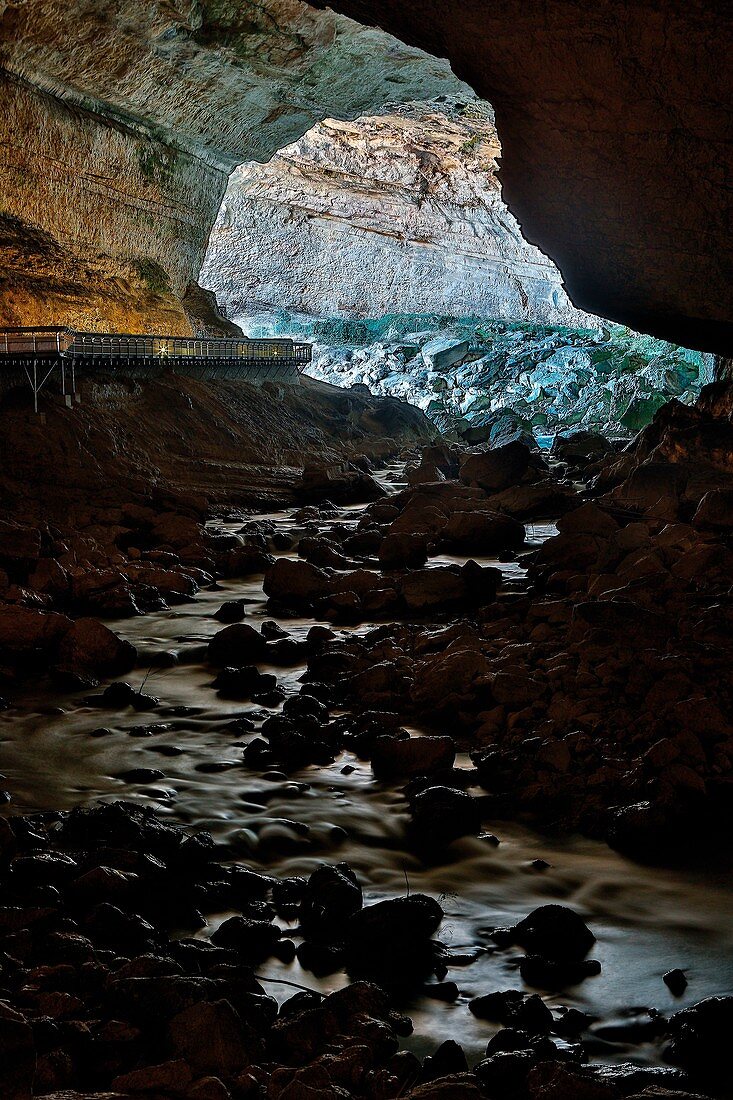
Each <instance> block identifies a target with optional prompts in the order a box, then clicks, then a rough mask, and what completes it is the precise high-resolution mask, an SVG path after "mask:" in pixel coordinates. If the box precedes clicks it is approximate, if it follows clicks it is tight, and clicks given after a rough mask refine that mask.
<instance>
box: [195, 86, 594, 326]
mask: <svg viewBox="0 0 733 1100" xmlns="http://www.w3.org/2000/svg"><path fill="white" fill-rule="evenodd" d="M500 152H501V147H500V145H499V140H498V137H497V134H496V129H495V127H494V123H493V113H492V111H491V108H490V106H489V105H488V104H487V103H484V102H483V101H481V100H476V99H473V98H467V97H463V98H456V97H450V98H448V97H446V96H440V97H439V98H438V100H434V101H433V102H431V103H414V104H409V105H406V106H402V107H399V106H389V107H386V108H385V109H384V110H383V111H382V112H380V113H379V114H378V115H376V116H372V117H366V118H361V119H358V120H357V121H355V122H337V121H335V120H332V119H327V120H326V121H325V122H322V123H320V124H319V125H318V126H315V127H314V128H313V129H312V130H310V131H309V132H308V133H307V134H306V135H305V136H304V137H303V138H301V140H300V141H298V142H295V143H294V144H293V145H290V146H288V147H287V148H285V149H283V150H282V151H281V152H280V153H278V154H276V156H274V157H273V158H272V160H271V161H269V162H268V163H267V164H256V163H250V164H246V165H242V166H241V167H240V168H238V169H237V170H236V171H235V172H234V173H233V175H232V177H231V179H230V181H229V186H228V188H227V193H226V196H225V198H224V203H223V205H222V208H221V210H220V212H219V217H218V219H217V222H216V225H215V227H214V230H213V232H212V235H211V238H210V241H209V248H208V252H207V255H206V260H205V262H204V267H203V269H202V272H201V282H202V283H203V284H204V285H205V286H207V287H210V288H211V289H212V290H214V291H215V293H216V295H217V298H218V300H219V302H220V303H221V304H222V305H224V306H225V308H226V312H227V315H228V316H229V317H231V318H233V319H235V320H237V321H238V322H240V323H242V324H243V325H245V327H246V319H247V315H249V314H250V313H252V312H253V311H258V310H261V309H267V308H271V307H274V308H279V309H285V310H291V311H292V310H294V311H301V312H304V313H311V314H315V315H320V316H334V317H353V316H357V317H379V316H380V315H384V314H389V313H430V312H438V313H443V314H451V315H452V316H456V317H467V316H484V317H497V318H506V319H511V320H527V321H538V322H542V323H555V324H576V325H577V324H582V323H584V322H586V321H587V319H586V318H585V315H584V314H582V313H580V312H579V311H578V310H576V309H575V308H574V307H573V306H572V305H571V303H570V302H569V301H568V298H567V295H566V294H565V291H564V290H563V287H562V283H561V279H560V274H559V272H558V270H557V268H556V267H555V266H554V264H552V262H551V261H550V260H548V259H547V257H546V256H544V255H543V254H542V253H541V252H540V251H539V250H538V249H536V248H534V247H533V246H532V245H528V244H527V242H526V241H525V240H524V239H523V237H522V235H521V232H520V229H519V226H518V225H517V223H516V221H515V219H514V217H513V216H512V215H511V214H510V213H509V211H508V210H507V208H506V206H505V205H504V203H503V202H502V199H501V193H500V187H499V182H498V179H497V158H498V157H499V155H500Z"/></svg>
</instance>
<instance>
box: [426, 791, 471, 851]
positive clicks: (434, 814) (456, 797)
mask: <svg viewBox="0 0 733 1100" xmlns="http://www.w3.org/2000/svg"><path fill="white" fill-rule="evenodd" d="M410 808H411V812H412V831H413V834H414V837H415V840H416V841H417V842H418V843H419V844H424V845H426V846H428V847H433V846H436V845H438V846H439V845H442V844H449V843H450V842H451V841H452V840H456V839H457V838H458V837H460V836H475V835H476V834H477V833H478V832H479V831H480V829H481V810H480V806H479V802H478V801H477V799H475V798H472V797H471V796H470V795H469V794H466V792H465V791H461V790H457V789H456V788H454V787H428V788H427V789H426V790H424V791H421V793H420V794H418V795H416V796H415V797H414V798H413V799H412V802H411V807H410Z"/></svg>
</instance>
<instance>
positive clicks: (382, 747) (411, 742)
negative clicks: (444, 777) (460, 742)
mask: <svg viewBox="0 0 733 1100" xmlns="http://www.w3.org/2000/svg"><path fill="white" fill-rule="evenodd" d="M455 758H456V748H455V744H454V743H453V738H452V737H447V736H437V737H410V738H408V739H407V740H398V739H396V738H394V737H387V736H384V737H377V738H376V739H375V741H374V747H373V749H372V770H373V771H374V774H375V776H376V777H377V778H378V779H404V778H406V777H408V776H411V775H427V774H429V773H430V772H435V771H444V770H446V769H448V768H452V767H453V763H454V761H455Z"/></svg>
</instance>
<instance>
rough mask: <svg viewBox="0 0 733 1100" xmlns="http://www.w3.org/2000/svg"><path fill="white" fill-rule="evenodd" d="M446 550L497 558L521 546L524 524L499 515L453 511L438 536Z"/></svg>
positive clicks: (494, 513) (496, 513) (495, 513)
mask: <svg viewBox="0 0 733 1100" xmlns="http://www.w3.org/2000/svg"><path fill="white" fill-rule="evenodd" d="M441 541H442V543H443V545H444V546H445V547H446V548H447V549H451V550H457V551H463V552H466V553H469V554H487V555H489V554H498V553H502V552H504V551H507V550H517V549H519V547H520V546H522V544H523V543H524V524H522V523H520V522H519V521H518V520H516V519H512V518H511V517H510V516H503V515H501V514H500V513H498V512H485V511H472V512H461V511H456V512H453V513H452V514H451V516H450V517H449V519H448V522H447V523H446V525H445V527H444V528H443V530H442V532H441Z"/></svg>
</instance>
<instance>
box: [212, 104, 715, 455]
mask: <svg viewBox="0 0 733 1100" xmlns="http://www.w3.org/2000/svg"><path fill="white" fill-rule="evenodd" d="M500 159H501V144H500V141H499V137H498V134H497V131H496V127H495V123H494V114H493V110H492V108H491V106H490V104H488V103H487V102H486V101H484V100H481V99H479V98H477V97H475V96H474V95H473V94H472V93H471V92H470V90H469V89H467V88H465V89H459V91H458V93H457V94H440V95H438V96H436V97H434V98H433V99H430V100H420V101H414V102H407V103H400V104H388V105H386V106H385V107H384V108H383V109H381V110H379V111H377V112H374V113H369V114H365V115H362V116H360V117H358V118H357V119H355V120H351V121H343V120H336V119H332V118H327V119H325V120H323V121H321V122H319V123H317V124H316V125H314V126H313V127H312V128H311V129H310V130H309V131H307V132H306V133H305V134H304V135H303V137H302V138H300V139H299V140H297V141H295V142H293V143H292V144H290V145H287V146H285V147H284V148H282V149H280V150H279V152H277V153H276V154H275V155H274V156H273V157H272V159H271V160H270V161H268V162H267V163H259V162H247V163H245V164H243V165H241V166H240V167H238V168H237V169H235V171H234V172H233V173H232V175H231V177H230V179H229V184H228V187H227V190H226V194H225V196H224V199H223V201H222V204H221V208H220V210H219V214H218V217H217V220H216V223H215V225H214V228H213V230H212V233H211V237H210V240H209V245H208V250H207V253H206V257H205V260H204V263H203V268H202V271H201V276H200V282H201V284H202V286H204V287H206V288H207V289H208V290H211V291H213V292H214V293H215V295H216V298H217V301H218V302H219V304H220V306H221V308H222V309H223V311H224V313H225V314H226V317H227V318H228V319H229V320H230V321H232V322H234V323H235V324H237V325H238V326H240V328H241V329H242V330H243V331H244V332H245V333H246V334H247V335H250V336H274V335H288V336H297V337H301V338H306V339H308V340H311V341H312V342H313V343H314V345H315V354H314V360H313V366H312V368H311V370H310V373H311V374H313V375H314V376H315V377H316V378H319V379H321V380H323V381H326V382H329V383H332V384H335V385H337V386H346V387H348V386H352V385H366V386H367V387H368V388H369V389H370V390H371V391H372V392H374V393H377V394H381V395H389V396H395V397H398V398H401V399H403V400H407V401H409V402H410V403H412V404H414V405H417V406H418V407H419V408H421V409H422V410H423V411H424V412H426V413H427V415H428V416H429V417H430V418H431V419H432V420H433V422H434V423H435V424H436V425H437V427H438V428H439V429H440V430H441V431H442V432H443V433H444V434H445V435H446V436H448V438H452V439H454V440H456V441H458V442H464V443H471V444H477V443H488V444H490V445H498V444H500V443H503V442H506V441H507V440H509V439H511V438H515V437H516V436H517V435H523V436H532V437H534V439H535V440H536V441H537V442H539V444H540V446H548V445H550V444H551V442H552V440H553V439H554V437H555V436H556V435H557V434H559V433H565V432H568V431H578V430H583V431H588V432H592V433H597V434H603V435H605V436H607V437H609V438H611V439H617V440H618V439H625V438H630V437H631V436H632V435H633V434H635V432H637V431H638V430H640V429H641V428H643V427H644V426H645V425H646V424H648V423H649V422H650V420H651V419H652V417H653V416H654V414H655V413H656V411H657V410H658V409H659V408H660V407H661V405H663V404H664V403H666V402H667V401H668V400H670V399H671V398H677V399H679V400H682V401H685V402H688V403H691V402H693V401H694V400H695V399H696V397H697V395H698V394H699V391H700V388H701V386H702V385H704V384H705V383H706V382H709V381H711V380H712V378H713V371H714V361H713V356H712V355H708V354H705V353H702V352H699V351H692V350H690V349H686V348H682V347H679V346H677V345H674V344H670V343H667V342H665V341H662V340H659V339H656V338H654V337H651V336H645V335H642V334H640V333H636V332H634V331H632V330H630V329H628V328H626V327H624V326H622V325H618V324H614V323H611V322H608V321H606V320H605V319H603V318H601V317H597V316H594V315H591V314H587V313H584V312H583V311H581V310H579V309H577V308H576V307H575V306H574V305H573V303H572V302H571V300H570V298H569V297H568V294H567V292H566V290H565V288H564V286H563V282H562V276H561V273H560V272H559V271H558V269H557V267H556V266H555V265H554V263H553V262H552V260H550V259H549V258H548V257H547V256H546V255H545V254H544V253H543V252H541V251H540V250H539V249H538V248H536V247H535V246H534V245H532V244H529V243H528V242H527V241H526V240H525V238H524V237H523V235H522V230H521V227H520V226H519V224H518V222H517V221H516V219H515V218H514V216H513V215H512V213H511V212H510V211H509V209H508V208H507V206H506V205H505V203H504V201H503V198H502V193H501V183H500V178H499V163H500Z"/></svg>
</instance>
